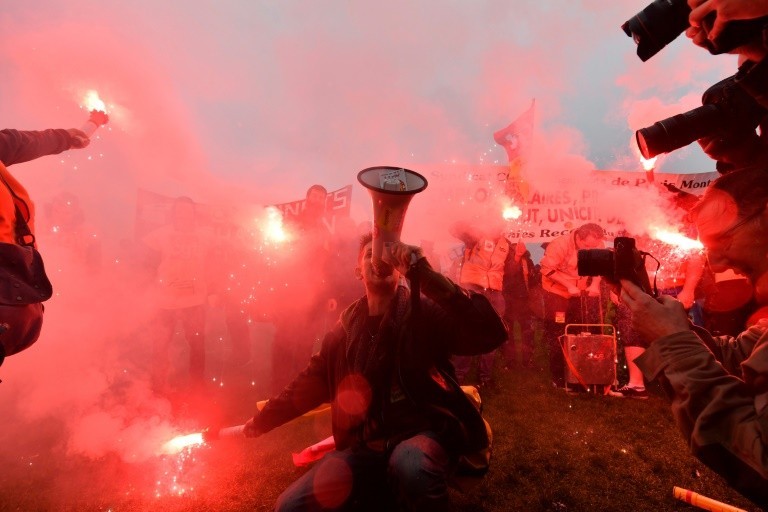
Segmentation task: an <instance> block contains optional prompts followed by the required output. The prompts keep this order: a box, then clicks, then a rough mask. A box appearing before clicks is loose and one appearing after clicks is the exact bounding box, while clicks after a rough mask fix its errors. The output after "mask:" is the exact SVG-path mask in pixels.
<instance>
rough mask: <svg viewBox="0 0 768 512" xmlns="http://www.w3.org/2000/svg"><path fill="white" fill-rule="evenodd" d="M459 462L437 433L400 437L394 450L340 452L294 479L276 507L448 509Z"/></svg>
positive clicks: (291, 510) (285, 511) (290, 510)
mask: <svg viewBox="0 0 768 512" xmlns="http://www.w3.org/2000/svg"><path fill="white" fill-rule="evenodd" d="M455 466H456V464H455V461H454V460H452V457H450V456H449V455H448V452H447V451H446V450H445V449H444V448H443V447H442V446H441V445H440V443H439V442H437V441H436V440H435V438H434V436H433V435H432V434H431V433H428V432H427V433H423V434H418V435H416V436H414V437H411V438H409V439H406V440H404V441H402V442H400V443H399V444H398V445H397V446H396V447H395V449H394V450H393V451H392V453H391V455H387V453H379V452H375V451H372V450H368V449H347V450H342V451H334V452H331V453H329V454H328V455H326V456H325V457H323V458H322V459H321V460H320V461H318V462H317V463H316V464H315V465H314V466H313V467H312V469H310V470H309V471H308V472H307V473H305V474H304V475H303V476H302V477H301V478H299V479H298V480H296V481H295V482H294V483H292V484H291V485H290V486H289V487H288V488H287V489H286V490H285V491H283V493H282V494H281V495H280V497H279V498H278V500H277V504H276V505H275V510H277V511H280V512H295V511H314V510H316V511H327V510H334V511H353V510H360V511H369V510H370V511H372V510H382V511H383V510H419V511H432V510H434V511H444V510H448V509H449V506H450V502H449V497H448V483H447V480H448V477H449V476H450V474H451V473H452V471H453V469H454V468H455Z"/></svg>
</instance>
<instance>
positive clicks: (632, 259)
mask: <svg viewBox="0 0 768 512" xmlns="http://www.w3.org/2000/svg"><path fill="white" fill-rule="evenodd" d="M647 255H648V253H644V252H641V251H638V250H637V248H636V247H635V239H634V238H629V237H626V236H619V237H616V238H615V239H614V241H613V249H580V250H579V252H578V254H577V260H576V261H577V263H576V267H577V269H578V272H579V275H580V276H603V277H605V278H606V279H607V280H608V281H610V282H612V283H613V284H619V280H621V279H627V280H629V281H631V282H633V283H634V284H636V285H637V286H639V287H640V288H641V289H642V290H643V291H644V292H645V293H647V294H648V295H652V296H654V297H655V296H657V295H658V292H657V291H656V290H655V289H654V288H652V287H651V282H650V279H648V272H647V271H646V270H645V257H646V256H647Z"/></svg>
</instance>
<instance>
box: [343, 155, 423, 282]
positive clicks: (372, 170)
mask: <svg viewBox="0 0 768 512" xmlns="http://www.w3.org/2000/svg"><path fill="white" fill-rule="evenodd" d="M357 181H359V182H360V184H361V185H362V186H364V187H365V188H367V189H368V192H370V194H371V199H372V200H373V258H372V260H373V266H374V268H375V269H376V272H377V273H378V274H380V275H389V274H391V273H392V270H393V268H392V266H391V265H390V264H389V263H387V262H386V261H385V256H386V251H387V249H388V246H389V244H391V243H392V242H397V241H399V240H400V232H401V231H402V230H403V220H405V212H406V211H407V210H408V204H409V203H410V202H411V199H413V196H414V195H416V194H418V193H419V192H421V191H422V190H424V189H425V188H427V179H426V178H425V177H424V176H422V175H421V174H419V173H417V172H414V171H411V170H409V169H404V168H402V167H390V166H379V167H368V168H367V169H363V170H362V171H360V172H359V173H357Z"/></svg>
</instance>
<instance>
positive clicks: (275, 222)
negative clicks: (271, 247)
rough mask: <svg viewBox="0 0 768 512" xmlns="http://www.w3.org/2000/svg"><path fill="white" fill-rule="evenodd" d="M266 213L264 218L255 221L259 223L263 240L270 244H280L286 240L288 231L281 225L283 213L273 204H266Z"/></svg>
mask: <svg viewBox="0 0 768 512" xmlns="http://www.w3.org/2000/svg"><path fill="white" fill-rule="evenodd" d="M266 214H267V215H266V218H265V219H262V220H260V219H257V221H256V222H259V223H260V224H261V225H260V229H261V233H262V235H263V236H264V240H265V241H266V242H267V243H272V244H280V243H282V242H285V241H286V240H288V232H287V231H286V230H285V227H284V226H283V215H282V213H281V212H280V210H278V209H277V208H275V207H274V206H268V207H267V208H266Z"/></svg>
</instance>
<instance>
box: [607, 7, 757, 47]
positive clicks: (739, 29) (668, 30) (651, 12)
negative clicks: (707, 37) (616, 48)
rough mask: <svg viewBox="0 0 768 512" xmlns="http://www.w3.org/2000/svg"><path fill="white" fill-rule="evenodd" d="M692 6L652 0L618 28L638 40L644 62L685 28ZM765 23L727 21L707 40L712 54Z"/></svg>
mask: <svg viewBox="0 0 768 512" xmlns="http://www.w3.org/2000/svg"><path fill="white" fill-rule="evenodd" d="M690 13H691V8H690V7H689V6H688V1H687V0H654V1H653V2H651V3H650V4H648V6H646V7H645V9H643V10H642V11H640V12H639V13H637V14H636V15H634V16H633V17H632V18H630V19H629V20H627V21H626V22H624V24H623V25H622V26H621V28H622V29H623V30H624V32H625V33H626V34H627V35H628V36H630V37H631V38H632V39H634V41H635V43H636V44H637V56H638V57H640V60H642V61H643V62H645V61H647V60H648V59H650V58H651V57H653V56H654V55H656V54H657V53H658V52H659V51H661V49H662V48H664V47H665V46H667V45H668V44H669V43H671V42H672V41H674V40H675V39H676V38H677V36H679V35H680V34H682V33H683V32H684V31H685V29H687V28H688V26H689V24H688V16H689V15H690ZM715 16H716V13H715V12H712V13H710V14H709V15H708V16H706V17H705V18H704V19H703V20H702V28H703V29H704V30H705V31H707V32H709V30H711V29H712V25H713V24H714V22H715ZM766 23H768V18H765V17H763V18H757V19H753V20H737V21H731V22H728V23H727V24H726V26H725V29H724V30H723V32H721V33H720V35H719V36H718V37H717V38H716V39H715V40H714V41H710V42H708V43H707V49H708V50H709V52H710V53H711V54H712V55H719V54H721V53H726V52H729V51H731V50H733V49H735V48H738V47H739V46H742V45H744V44H746V43H749V42H751V41H753V40H755V39H757V38H758V37H759V35H760V33H761V32H762V30H763V27H764V26H765V25H766Z"/></svg>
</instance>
